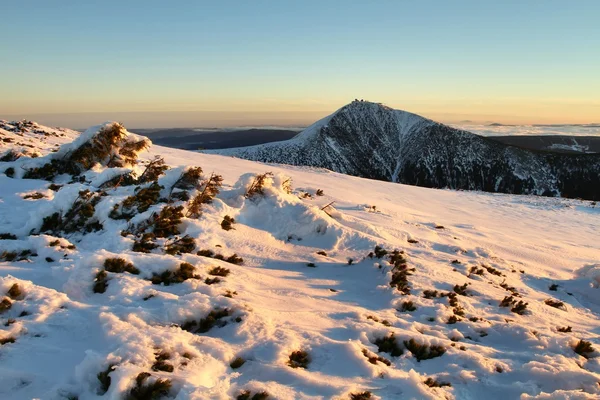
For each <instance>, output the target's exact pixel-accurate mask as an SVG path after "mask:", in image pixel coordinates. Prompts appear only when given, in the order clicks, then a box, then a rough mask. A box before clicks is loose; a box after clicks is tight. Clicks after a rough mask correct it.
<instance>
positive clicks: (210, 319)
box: [181, 308, 232, 333]
mask: <svg viewBox="0 0 600 400" xmlns="http://www.w3.org/2000/svg"><path fill="white" fill-rule="evenodd" d="M231 314H232V311H231V310H230V309H228V308H216V309H214V310H212V311H211V312H210V313H208V315H207V316H206V317H204V318H201V319H200V320H198V321H196V320H189V321H186V322H184V323H183V325H181V329H183V330H184V331H188V332H191V333H206V332H208V331H210V330H211V329H212V328H214V327H217V328H221V327H223V326H225V325H227V321H224V320H223V319H224V318H226V317H229V316H230V315H231Z"/></svg>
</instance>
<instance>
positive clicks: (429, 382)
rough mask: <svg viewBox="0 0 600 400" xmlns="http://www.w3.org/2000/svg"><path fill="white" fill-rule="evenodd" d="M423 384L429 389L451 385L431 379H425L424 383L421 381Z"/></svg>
mask: <svg viewBox="0 0 600 400" xmlns="http://www.w3.org/2000/svg"><path fill="white" fill-rule="evenodd" d="M423 383H424V384H425V385H427V386H429V387H435V388H439V387H444V386H452V384H450V383H448V382H440V381H438V380H437V379H435V378H432V377H429V378H427V379H425V381H423Z"/></svg>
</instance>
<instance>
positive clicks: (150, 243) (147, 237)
mask: <svg viewBox="0 0 600 400" xmlns="http://www.w3.org/2000/svg"><path fill="white" fill-rule="evenodd" d="M154 240H156V236H155V235H154V233H152V232H148V233H143V234H142V235H141V237H139V238H137V239H136V240H135V241H134V243H133V247H132V248H131V250H133V251H137V252H139V253H150V252H152V250H154V249H156V248H157V247H158V244H156V243H154Z"/></svg>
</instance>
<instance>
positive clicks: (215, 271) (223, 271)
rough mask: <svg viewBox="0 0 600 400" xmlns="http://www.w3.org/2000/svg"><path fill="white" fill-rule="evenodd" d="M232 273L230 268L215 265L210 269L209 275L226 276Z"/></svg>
mask: <svg viewBox="0 0 600 400" xmlns="http://www.w3.org/2000/svg"><path fill="white" fill-rule="evenodd" d="M230 273H231V271H230V270H229V268H223V267H219V266H217V267H213V268H211V269H210V270H209V271H208V274H209V275H214V276H222V277H226V276H227V275H229V274H230Z"/></svg>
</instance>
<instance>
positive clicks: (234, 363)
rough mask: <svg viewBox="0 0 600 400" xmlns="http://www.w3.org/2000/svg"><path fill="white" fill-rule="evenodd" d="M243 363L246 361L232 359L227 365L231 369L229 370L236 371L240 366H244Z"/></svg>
mask: <svg viewBox="0 0 600 400" xmlns="http://www.w3.org/2000/svg"><path fill="white" fill-rule="evenodd" d="M245 363H246V360H244V359H243V358H242V357H236V358H234V359H233V361H231V362H230V363H229V366H230V367H231V369H238V368H241V367H242V365H244V364H245Z"/></svg>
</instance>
